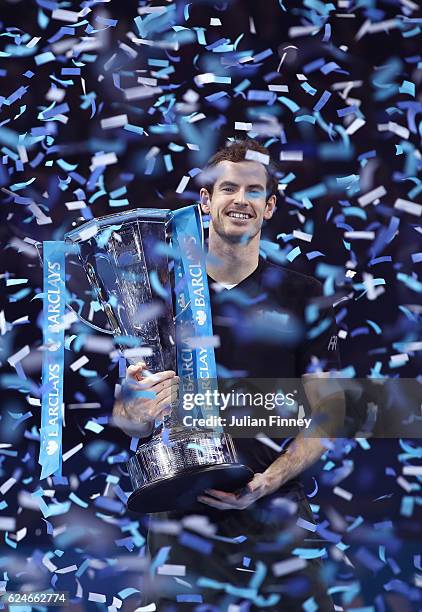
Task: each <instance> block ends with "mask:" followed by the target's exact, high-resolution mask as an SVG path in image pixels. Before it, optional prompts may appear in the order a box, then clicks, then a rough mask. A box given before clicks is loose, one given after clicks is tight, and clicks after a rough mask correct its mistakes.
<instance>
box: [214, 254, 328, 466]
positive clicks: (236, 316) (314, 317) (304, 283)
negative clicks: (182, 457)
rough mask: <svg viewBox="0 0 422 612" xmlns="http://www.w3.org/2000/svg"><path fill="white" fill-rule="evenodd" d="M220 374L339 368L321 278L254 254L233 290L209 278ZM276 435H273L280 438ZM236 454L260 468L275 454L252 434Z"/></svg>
mask: <svg viewBox="0 0 422 612" xmlns="http://www.w3.org/2000/svg"><path fill="white" fill-rule="evenodd" d="M208 284H209V290H210V299H211V310H212V319H213V333H214V335H216V336H219V339H220V346H219V347H218V348H216V349H215V357H216V362H217V375H218V377H219V379H220V378H236V379H237V378H261V379H262V378H274V379H276V378H290V379H293V378H300V377H301V376H302V374H305V373H306V372H310V371H312V369H313V368H316V367H318V368H319V369H322V370H325V371H326V370H330V369H333V368H335V369H338V367H339V358H338V350H337V332H336V325H335V319H334V314H333V308H332V306H331V305H330V304H327V299H326V298H324V296H323V294H322V285H321V283H320V282H319V281H318V280H316V279H314V278H312V277H310V276H306V275H304V274H301V273H298V272H295V271H292V270H288V269H286V268H283V267H281V266H279V265H276V264H273V263H272V262H268V261H266V260H264V259H263V258H261V257H260V258H259V263H258V267H257V268H256V270H255V271H254V272H253V273H252V274H251V275H250V276H248V277H247V278H245V279H244V280H243V281H241V282H240V283H239V284H237V285H236V286H235V287H233V288H232V289H221V285H220V286H219V285H218V283H215V281H214V280H213V279H212V278H210V277H208ZM280 442H281V440H277V443H280ZM235 446H236V448H237V451H238V455H239V459H240V461H242V462H243V463H246V465H248V466H249V467H251V468H252V469H253V471H254V472H263V471H264V470H265V469H267V467H268V466H269V465H270V464H271V463H273V461H275V459H277V457H278V456H279V453H278V452H277V451H276V450H275V449H272V448H270V447H269V446H268V445H265V444H263V443H262V442H260V441H259V440H257V439H255V438H253V439H251V438H247V439H246V438H236V439H235Z"/></svg>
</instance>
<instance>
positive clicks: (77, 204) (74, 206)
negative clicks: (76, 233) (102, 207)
mask: <svg viewBox="0 0 422 612" xmlns="http://www.w3.org/2000/svg"><path fill="white" fill-rule="evenodd" d="M65 206H66V208H67V210H81V209H82V208H86V203H85V202H84V201H83V200H74V201H73V202H65Z"/></svg>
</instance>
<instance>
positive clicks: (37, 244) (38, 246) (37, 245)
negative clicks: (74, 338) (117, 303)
mask: <svg viewBox="0 0 422 612" xmlns="http://www.w3.org/2000/svg"><path fill="white" fill-rule="evenodd" d="M34 247H35V250H36V251H37V254H38V259H39V263H40V266H41V267H42V266H43V265H44V261H43V257H42V242H35V243H34ZM65 306H66V308H68V309H69V310H71V311H72V312H74V313H75V315H76V316H77V317H78V319H79V321H82V323H85V325H88V327H90V328H91V329H94V330H95V331H98V332H101V333H103V334H108V335H109V336H112V335H113V334H114V332H113V331H111V330H110V329H104V328H103V327H99V326H98V325H95V323H91V321H88V319H85V317H83V316H82V315H81V314H80V313H79V312H78V311H77V310H76V309H75V308H73V306H71V305H70V304H69V303H68V302H67V301H66V303H65ZM103 310H104V309H103ZM105 314H106V316H107V318H108V319H109V321H110V315H112V316H113V317H114V319H115V316H114V313H113V312H111V313H110V315H109V314H108V313H107V312H106V313H105Z"/></svg>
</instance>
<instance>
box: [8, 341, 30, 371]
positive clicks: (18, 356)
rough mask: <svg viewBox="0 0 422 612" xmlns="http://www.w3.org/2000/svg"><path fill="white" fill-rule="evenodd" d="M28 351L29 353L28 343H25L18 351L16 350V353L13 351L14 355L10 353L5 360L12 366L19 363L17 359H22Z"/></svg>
mask: <svg viewBox="0 0 422 612" xmlns="http://www.w3.org/2000/svg"><path fill="white" fill-rule="evenodd" d="M29 353H30V348H29V346H28V345H26V346H24V347H23V348H21V349H20V350H19V351H17V353H14V355H11V356H10V357H9V358H8V360H7V361H8V363H10V365H11V366H12V367H13V368H14V367H15V365H16V364H17V363H19V361H22V359H24V358H25V357H26V356H27V355H29Z"/></svg>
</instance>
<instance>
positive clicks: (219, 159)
mask: <svg viewBox="0 0 422 612" xmlns="http://www.w3.org/2000/svg"><path fill="white" fill-rule="evenodd" d="M200 198H201V208H202V211H203V213H204V214H206V215H209V237H208V256H207V275H208V283H209V287H210V300H211V310H212V316H213V332H214V335H216V336H218V337H219V339H220V346H219V347H218V348H217V349H216V351H215V355H216V361H217V368H218V373H219V376H222V377H223V378H227V377H228V376H232V377H237V378H238V379H244V380H246V379H280V378H289V379H295V378H296V379H300V378H301V377H302V376H305V375H307V374H309V372H315V371H318V372H324V371H325V372H326V371H328V370H331V369H335V368H337V367H338V354H337V343H333V342H331V343H330V339H331V338H332V337H333V336H335V337H336V328H335V322H334V318H333V314H332V308H331V307H330V306H329V305H327V303H326V300H325V299H324V297H323V296H322V287H321V284H320V283H319V282H318V281H316V280H315V279H313V278H312V277H308V276H305V275H303V274H299V273H296V272H294V271H291V270H289V269H287V268H284V267H281V266H279V265H276V264H274V263H271V262H269V261H267V260H265V259H264V258H262V257H261V256H260V251H259V246H260V239H261V231H262V226H263V223H264V222H265V221H269V220H270V219H271V217H272V216H273V214H274V211H275V206H276V198H277V179H276V172H275V169H274V167H273V165H272V163H271V162H270V157H269V152H268V150H267V149H266V148H265V147H263V146H262V145H261V144H259V143H258V142H257V141H255V140H250V139H246V140H242V141H235V142H234V143H232V144H230V145H229V146H227V147H225V148H224V149H221V150H220V151H218V152H217V153H216V154H215V155H214V156H213V157H212V158H211V159H210V161H209V163H208V165H207V168H206V169H205V171H204V180H203V187H202V188H201V190H200ZM309 309H311V311H312V317H311V318H310V320H308V319H307V316H306V314H307V313H308V312H310V310H309ZM322 322H323V324H322ZM318 326H319V327H318ZM319 330H322V331H321V333H319ZM317 332H318V333H317ZM334 345H335V350H334V349H332V348H330V347H332V346H334ZM143 367H144V366H143V364H139V365H137V366H131V367H130V368H129V369H128V377H129V379H131V380H132V381H133V380H141V381H142V382H143V384H144V387H148V388H150V389H151V390H154V391H155V392H156V398H155V399H154V400H151V399H150V400H137V402H136V404H130V405H129V404H126V405H125V404H124V403H123V402H117V403H116V406H115V410H114V415H115V416H117V417H123V418H127V419H133V420H135V421H136V422H137V427H138V435H141V436H142V435H144V436H148V435H149V434H150V432H151V430H152V426H153V422H154V419H155V418H157V417H160V416H162V415H163V414H164V413H165V412H166V411H167V410H168V405H169V402H170V398H171V393H172V390H173V391H174V388H175V386H177V382H178V378H177V376H176V375H175V373H174V372H162V373H160V374H158V375H156V376H154V379H143V378H142V369H143ZM311 391H312V389H311ZM311 395H313V393H312V392H311V393H310V394H309V398H308V399H309V401H310V403H311V399H310V396H311ZM314 395H317V393H316V394H315V393H314ZM320 400H321V398H318V397H316V399H315V398H314V400H313V402H314V403H318V402H320ZM139 432H141V433H140V434H139ZM279 438H280V437H279ZM235 445H236V448H237V453H238V457H239V460H240V461H241V462H242V463H245V464H247V465H248V466H249V467H250V468H251V469H252V470H253V471H254V474H255V475H254V477H253V479H252V480H251V481H250V482H249V484H248V485H247V486H246V487H245V488H244V489H243V490H242V491H236V492H233V493H227V492H223V491H217V490H208V491H205V492H204V493H203V494H202V495H201V496H200V497H199V498H198V501H199V502H201V505H202V507H203V511H202V517H200V518H196V519H195V518H191V519H190V518H189V517H187V516H185V515H184V514H182V513H173V514H172V515H166V518H167V519H177V520H178V523H177V524H176V525H174V526H173V527H172V528H171V529H170V527H168V523H165V525H167V527H166V526H165V525H164V527H160V521H153V523H152V525H151V529H150V533H149V545H150V550H151V554H152V555H153V556H154V555H157V554H159V555H161V557H162V559H161V563H163V564H166V565H169V566H181V567H182V568H184V572H183V579H175V578H174V576H166V577H164V576H162V575H161V576H160V575H157V576H156V577H155V579H154V581H153V582H154V585H153V593H154V594H153V593H152V594H151V599H154V601H155V602H156V603H157V601H159V606H158V609H159V610H160V611H161V610H169V611H170V610H185V609H186V610H194V609H197V610H203V611H205V610H210V609H218V610H228V609H229V606H230V605H233V606H235V607H233V608H231V609H232V610H248V611H249V610H255V609H260V608H262V607H263V606H264V607H265V609H267V610H283V611H284V610H285V611H293V610H297V611H299V610H303V604H304V602H305V601H307V600H308V599H310V598H314V601H315V602H316V605H317V606H318V610H322V611H324V612H325V611H331V610H333V604H332V601H331V599H330V597H329V596H328V595H327V594H326V592H325V587H324V586H323V584H322V581H321V579H320V570H321V563H320V561H319V560H317V559H313V558H312V557H314V556H315V555H313V554H312V553H310V554H309V555H308V554H302V555H298V553H297V552H293V551H297V550H302V551H303V550H304V549H309V548H311V549H312V548H313V549H319V548H321V547H322V545H321V538H319V536H318V535H317V533H316V531H317V526H316V524H315V521H314V518H313V515H312V512H311V510H310V507H309V504H308V502H307V499H306V495H305V492H304V487H303V485H302V483H301V482H300V479H299V478H298V477H299V475H300V473H301V472H302V471H303V470H305V469H306V468H307V467H309V466H310V465H311V464H313V463H314V462H315V461H316V460H317V459H318V458H319V457H320V456H321V454H322V453H323V452H324V450H325V447H324V445H323V443H322V441H321V439H320V438H318V437H315V436H314V437H312V436H308V435H306V434H305V433H304V432H301V433H300V434H299V435H298V436H297V437H296V438H295V439H294V440H290V441H286V440H285V441H283V440H282V439H276V440H273V441H271V440H270V439H268V438H267V439H266V440H265V439H264V440H263V439H262V438H261V439H260V438H256V437H253V438H252V437H250V438H241V437H239V438H237V439H236V440H235ZM280 449H282V450H280ZM170 532H171V535H170ZM161 557H160V558H161ZM155 559H157V557H156V556H155ZM159 573H160V572H159ZM181 575H182V574H181ZM146 586H147V585H145V587H146ZM200 604H202V605H200ZM207 605H208V607H207ZM209 606H215V607H214V608H212V607H209ZM238 606H239V607H238ZM315 609H316V608H315Z"/></svg>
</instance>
